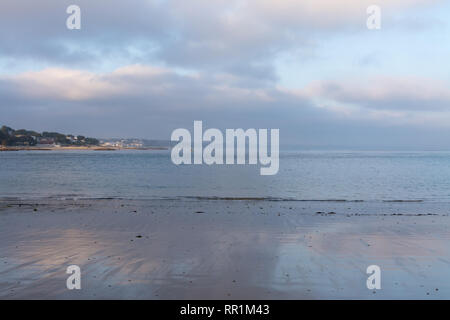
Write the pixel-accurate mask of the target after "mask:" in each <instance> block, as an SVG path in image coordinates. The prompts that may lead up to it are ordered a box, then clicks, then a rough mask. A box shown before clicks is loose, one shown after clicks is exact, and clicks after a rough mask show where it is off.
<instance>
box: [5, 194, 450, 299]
mask: <svg viewBox="0 0 450 320" xmlns="http://www.w3.org/2000/svg"><path fill="white" fill-rule="evenodd" d="M449 222H450V219H449V217H448V214H447V213H446V210H445V209H443V206H442V204H426V203H365V202H361V203H351V202H302V201H267V200H266V201H258V200H251V199H248V200H231V199H229V200H211V199H185V200H182V199H178V200H146V201H137V200H133V201H132V200H117V199H103V200H48V201H47V200H39V201H34V202H33V201H20V200H14V199H11V200H2V201H0V298H2V299H19V298H27V299H342V298H349V299H380V298H394V299H395V298H401V299H405V298H408V299H423V298H437V299H440V298H450V284H449V283H448V282H446V281H443V279H446V277H447V275H448V273H449V272H450V252H449V251H450V237H449V235H450V234H449ZM73 264H75V265H78V266H80V268H81V285H82V288H81V290H68V289H67V288H66V279H67V277H68V276H69V275H68V274H66V268H67V267H68V266H69V265H73ZM369 265H379V266H380V267H381V270H382V278H381V283H382V289H381V290H376V291H374V290H369V289H367V287H366V280H367V277H368V275H367V274H366V268H367V267H368V266H369Z"/></svg>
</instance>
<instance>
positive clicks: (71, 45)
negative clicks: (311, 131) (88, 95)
mask: <svg viewBox="0 0 450 320" xmlns="http://www.w3.org/2000/svg"><path fill="white" fill-rule="evenodd" d="M72 2H73V1H68V0H61V1H57V2H55V1H54V0H41V1H39V3H37V2H30V1H28V0H3V1H2V2H1V3H0V39H2V40H1V41H2V43H1V46H0V56H2V57H3V58H4V59H6V58H10V59H29V60H34V61H37V62H39V63H42V64H44V65H45V64H52V65H55V64H57V65H58V64H59V66H68V65H70V66H72V67H73V66H78V67H90V68H92V67H97V66H99V65H108V64H111V63H112V64H120V63H122V64H130V63H140V64H147V63H151V64H153V63H154V62H155V61H159V62H162V63H165V64H167V65H171V66H176V67H183V68H194V69H202V70H208V71H211V70H213V71H225V72H232V73H236V74H240V75H241V76H248V77H257V78H266V79H267V80H268V81H275V80H276V78H277V77H276V75H275V72H274V69H273V60H274V59H275V58H276V56H277V55H279V54H280V53H283V52H286V51H290V50H297V51H299V50H300V51H301V49H302V48H310V47H311V46H314V43H315V41H316V37H315V35H317V33H318V32H320V33H325V34H330V33H331V34H334V33H337V32H341V31H343V30H348V29H349V28H350V29H354V30H359V31H366V29H365V19H366V8H367V6H369V5H371V4H372V1H369V0H347V1H345V4H344V3H343V2H341V1H335V0H303V1H296V0H278V1H273V0H246V1H244V0H215V1H210V0H191V1H182V0H147V1H141V0H130V1H117V0H116V1H110V0H96V1H89V0H78V1H76V2H77V5H79V6H80V7H81V10H82V29H81V30H80V31H69V30H67V29H66V27H65V19H66V18H67V14H66V12H65V10H66V8H67V6H69V5H70V4H73V3H72ZM438 2H440V1H437V0H436V1H430V0H427V1H425V0H379V1H378V5H380V6H381V7H382V8H383V12H386V16H389V13H390V12H396V11H398V10H401V9H405V8H409V7H413V6H417V5H428V6H431V5H432V4H434V3H438Z"/></svg>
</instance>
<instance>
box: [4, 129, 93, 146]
mask: <svg viewBox="0 0 450 320" xmlns="http://www.w3.org/2000/svg"><path fill="white" fill-rule="evenodd" d="M39 144H46V145H48V144H51V145H61V146H72V145H73V146H96V145H99V144H100V142H99V141H98V140H97V139H95V138H88V137H85V136H74V135H71V134H68V135H66V134H62V133H58V132H47V131H44V132H42V133H39V132H36V131H32V130H25V129H20V130H14V129H12V128H10V127H7V126H2V127H1V128H0V145H1V146H36V145H39Z"/></svg>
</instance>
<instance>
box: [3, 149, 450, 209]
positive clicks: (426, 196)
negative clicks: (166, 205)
mask: <svg viewBox="0 0 450 320" xmlns="http://www.w3.org/2000/svg"><path fill="white" fill-rule="evenodd" d="M10 197H18V198H24V199H28V198H30V199H31V198H41V197H45V198H47V197H51V198H58V199H64V198H116V197H117V198H126V199H153V198H174V197H268V198H282V199H285V198H286V199H298V200H332V199H333V200H334V199H339V200H365V201H386V200H424V201H444V202H450V153H448V152H328V151H327V152H312V151H311V152H299V151H295V152H294V151H292V152H281V156H280V171H279V173H278V174H277V175H275V176H260V174H259V167H258V166H236V165H235V166H225V165H223V166H211V167H209V166H206V165H201V166H198V165H196V166H194V165H192V166H187V165H183V166H175V165H173V164H172V162H171V160H170V153H169V152H168V151H115V152H101V151H32V152H30V151H20V152H0V198H10Z"/></svg>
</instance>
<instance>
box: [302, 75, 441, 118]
mask: <svg viewBox="0 0 450 320" xmlns="http://www.w3.org/2000/svg"><path fill="white" fill-rule="evenodd" d="M306 91H308V93H309V94H310V95H312V96H317V97H321V98H324V99H328V100H331V101H334V102H335V103H338V104H342V105H356V106H359V107H363V108H368V109H375V110H391V111H422V112H427V111H450V86H449V84H448V83H445V82H443V81H438V80H434V79H428V78H419V77H413V76H410V77H387V76H378V77H370V78H368V79H354V80H353V81H349V80H345V81H321V82H318V83H315V84H311V85H310V86H309V88H308V89H307V90H306Z"/></svg>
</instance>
